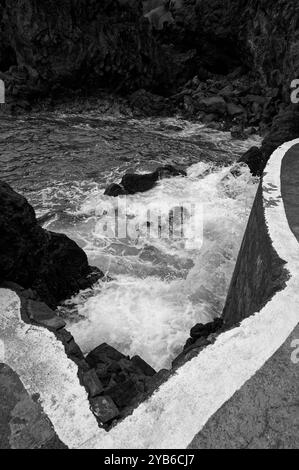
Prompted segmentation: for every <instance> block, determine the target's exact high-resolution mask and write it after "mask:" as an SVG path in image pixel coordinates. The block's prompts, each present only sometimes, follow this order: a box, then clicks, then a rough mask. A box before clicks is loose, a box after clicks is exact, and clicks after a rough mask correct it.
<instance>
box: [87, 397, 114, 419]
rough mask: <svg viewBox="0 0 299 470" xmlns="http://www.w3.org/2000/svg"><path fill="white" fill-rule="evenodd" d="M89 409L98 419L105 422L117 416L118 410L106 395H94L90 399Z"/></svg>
mask: <svg viewBox="0 0 299 470" xmlns="http://www.w3.org/2000/svg"><path fill="white" fill-rule="evenodd" d="M90 402H91V410H92V412H93V414H94V415H95V416H96V418H97V419H98V421H99V422H100V423H103V424H107V423H109V422H110V421H112V420H113V419H115V418H117V417H118V416H119V410H118V408H117V406H116V405H115V403H114V401H113V400H112V399H111V398H110V397H108V396H102V397H95V398H92V399H91V400H90Z"/></svg>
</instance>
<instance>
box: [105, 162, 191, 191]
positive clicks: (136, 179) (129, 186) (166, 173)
mask: <svg viewBox="0 0 299 470" xmlns="http://www.w3.org/2000/svg"><path fill="white" fill-rule="evenodd" d="M175 176H186V172H185V171H184V170H182V169H179V168H175V167H173V166H172V165H164V166H161V167H158V168H157V169H156V171H154V172H152V173H146V174H144V175H139V174H137V173H127V174H126V175H124V176H123V177H122V180H121V183H120V185H118V184H112V185H110V186H108V188H107V189H106V191H105V194H107V195H112V196H118V195H119V192H120V191H121V194H135V193H138V192H140V193H143V192H146V191H149V190H150V189H152V188H153V187H154V186H155V184H156V182H157V181H158V180H161V179H164V178H171V177H175Z"/></svg>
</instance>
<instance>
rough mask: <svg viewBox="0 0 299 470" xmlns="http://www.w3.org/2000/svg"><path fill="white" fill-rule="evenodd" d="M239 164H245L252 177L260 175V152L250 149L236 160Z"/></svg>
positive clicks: (256, 149) (255, 148) (257, 149)
mask: <svg viewBox="0 0 299 470" xmlns="http://www.w3.org/2000/svg"><path fill="white" fill-rule="evenodd" d="M238 162H239V163H246V165H248V167H249V169H250V171H251V173H252V174H253V175H254V176H257V175H260V172H261V165H262V151H261V149H260V148H258V147H251V148H250V149H249V150H247V152H246V153H244V155H243V156H242V157H241V158H240V159H239V160H238Z"/></svg>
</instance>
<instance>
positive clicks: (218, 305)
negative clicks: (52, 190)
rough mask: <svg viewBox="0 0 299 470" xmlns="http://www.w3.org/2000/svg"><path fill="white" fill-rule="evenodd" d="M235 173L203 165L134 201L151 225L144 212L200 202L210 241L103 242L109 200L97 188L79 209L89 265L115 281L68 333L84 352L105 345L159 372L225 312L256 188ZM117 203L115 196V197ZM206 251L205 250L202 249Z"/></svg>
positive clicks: (135, 210) (85, 305) (82, 304)
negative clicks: (196, 330)
mask: <svg viewBox="0 0 299 470" xmlns="http://www.w3.org/2000/svg"><path fill="white" fill-rule="evenodd" d="M229 170H230V168H221V169H219V168H218V169H216V168H213V166H212V165H211V164H208V163H198V164H196V165H193V166H192V167H190V169H189V170H188V177H187V178H181V177H178V178H173V179H170V180H164V181H161V182H160V183H159V184H158V186H157V187H156V188H154V189H152V190H151V191H149V192H147V193H144V194H137V195H135V196H130V197H129V198H128V199H129V209H130V211H131V213H132V214H134V215H135V218H136V220H137V221H138V222H139V223H140V225H141V226H142V224H145V220H143V217H144V207H146V208H148V207H149V206H150V205H155V204H156V205H158V206H159V207H162V208H163V207H164V208H169V207H171V206H174V205H178V204H180V203H181V202H182V201H189V202H191V203H194V204H198V203H200V204H202V206H203V215H204V243H203V246H201V247H200V246H198V245H197V244H196V243H195V244H193V245H192V244H191V246H190V245H186V244H184V243H182V242H181V241H173V242H172V241H169V240H161V239H155V240H150V241H149V240H146V238H145V237H144V235H145V232H143V231H142V230H141V236H140V237H139V239H138V241H137V242H136V243H135V244H130V242H129V241H128V240H125V241H123V242H122V243H120V242H119V241H118V240H111V239H105V237H99V234H98V233H97V232H96V230H95V227H96V222H97V220H98V216H99V215H98V216H97V214H100V213H101V210H102V209H103V208H104V207H105V201H106V200H107V197H105V196H103V192H102V191H96V190H95V191H94V192H93V193H92V195H91V196H90V197H88V198H87V199H86V201H85V202H84V203H83V204H82V206H81V208H80V211H79V212H80V213H81V215H84V216H85V217H87V219H85V220H84V222H83V223H81V224H79V225H80V226H79V225H77V227H75V230H76V231H77V233H76V238H77V239H78V237H79V236H80V237H81V239H84V241H85V250H86V252H87V253H88V255H89V259H90V262H91V264H98V265H99V267H101V268H102V269H104V270H105V271H106V272H108V273H109V274H110V275H112V276H113V277H114V279H115V281H114V282H113V283H110V284H107V285H106V286H105V287H104V288H102V289H98V291H97V292H94V293H93V296H92V297H90V296H89V298H88V299H87V300H86V296H85V295H84V296H83V297H80V296H79V297H78V298H77V299H75V303H77V305H78V313H79V315H80V318H81V320H80V321H79V322H78V321H76V322H75V323H74V319H73V317H72V318H71V319H70V320H69V324H68V328H69V329H70V330H71V332H72V334H73V335H74V337H75V339H76V341H77V342H78V343H79V345H80V346H81V348H82V349H83V351H84V352H85V353H87V352H89V351H90V350H91V349H93V348H95V347H96V346H98V345H99V344H101V343H102V342H107V343H109V344H111V345H113V346H115V347H116V348H117V349H119V350H120V351H122V352H123V353H125V354H126V355H130V356H132V355H135V354H139V355H141V356H142V357H143V358H144V359H145V360H146V361H148V362H149V363H150V364H151V365H152V366H153V367H155V368H156V369H160V368H164V367H169V366H170V365H171V361H172V360H173V358H174V357H175V356H176V355H177V354H178V353H179V351H180V349H181V347H182V345H183V344H184V343H185V341H186V339H187V337H188V335H189V330H190V328H191V327H192V326H193V325H194V324H195V323H198V322H199V323H201V322H202V323H206V322H208V321H211V320H213V319H214V318H215V317H216V316H218V315H220V314H221V311H222V307H223V303H224V299H225V296H226V293H227V289H228V285H229V282H230V279H231V275H232V271H233V268H234V264H235V260H236V257H237V254H238V250H239V246H240V243H241V239H242V236H243V233H244V230H245V225H246V222H247V218H248V215H249V211H250V207H251V205H252V201H253V198H254V194H255V191H256V184H255V180H254V179H253V178H252V177H251V175H250V173H249V170H248V169H247V168H245V167H244V168H241V170H240V171H241V173H240V176H239V177H237V178H235V177H234V176H232V174H231V173H230V171H229ZM110 200H111V199H110ZM199 248H200V249H199Z"/></svg>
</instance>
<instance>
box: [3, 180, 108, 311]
mask: <svg viewBox="0 0 299 470" xmlns="http://www.w3.org/2000/svg"><path fill="white" fill-rule="evenodd" d="M0 205H1V212H0V282H3V281H12V282H15V283H17V284H19V285H21V286H22V287H24V288H25V289H29V288H32V289H33V290H34V291H35V292H36V293H37V294H38V296H39V298H40V299H41V300H43V301H44V302H45V303H47V304H48V305H49V306H50V307H55V306H56V305H57V304H58V303H59V302H60V301H62V300H64V299H66V298H68V297H71V296H72V295H73V294H75V293H76V292H78V291H79V290H80V289H84V288H88V287H91V286H92V284H93V283H94V282H95V281H96V280H98V279H99V278H100V277H103V273H102V272H101V271H100V270H98V269H97V268H91V267H90V266H89V265H88V260H87V256H86V254H85V253H84V251H83V250H82V249H81V248H80V247H79V246H78V245H77V244H76V243H75V242H74V241H73V240H71V239H69V238H68V237H67V236H66V235H63V234H61V233H53V232H49V231H47V230H44V229H43V228H42V227H40V226H39V224H38V222H37V220H36V216H35V212H34V210H33V208H32V207H31V206H30V204H29V203H28V202H27V200H26V199H25V198H24V197H23V196H21V195H19V194H17V193H16V192H15V191H14V190H13V189H12V188H11V187H10V186H9V185H8V184H6V183H4V182H2V181H0Z"/></svg>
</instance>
